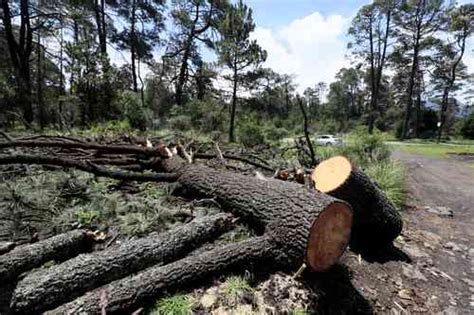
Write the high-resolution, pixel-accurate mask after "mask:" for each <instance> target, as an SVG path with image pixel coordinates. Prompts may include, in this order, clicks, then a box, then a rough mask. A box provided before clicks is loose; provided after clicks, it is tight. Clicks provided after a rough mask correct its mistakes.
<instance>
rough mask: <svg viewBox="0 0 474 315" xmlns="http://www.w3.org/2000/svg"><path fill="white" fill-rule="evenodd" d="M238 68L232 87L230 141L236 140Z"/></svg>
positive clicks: (235, 71)
mask: <svg viewBox="0 0 474 315" xmlns="http://www.w3.org/2000/svg"><path fill="white" fill-rule="evenodd" d="M237 81H238V75H237V68H236V67H235V68H234V82H233V83H234V86H233V89H232V105H231V106H232V108H231V109H230V126H229V142H235V135H234V129H235V128H234V124H235V108H236V107H237Z"/></svg>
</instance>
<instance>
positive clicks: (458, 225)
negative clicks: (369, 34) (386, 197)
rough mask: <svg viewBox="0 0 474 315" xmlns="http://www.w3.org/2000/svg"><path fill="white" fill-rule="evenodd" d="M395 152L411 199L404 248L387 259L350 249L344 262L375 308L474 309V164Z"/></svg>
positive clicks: (409, 310) (455, 311) (401, 239)
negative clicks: (403, 171)
mask: <svg viewBox="0 0 474 315" xmlns="http://www.w3.org/2000/svg"><path fill="white" fill-rule="evenodd" d="M393 157H394V158H395V159H396V160H398V161H400V162H401V163H403V164H404V165H405V168H406V175H407V190H408V192H409V197H408V200H409V203H410V204H409V205H407V207H406V210H405V211H404V212H403V217H404V223H405V226H404V230H403V233H402V235H401V236H400V237H399V238H398V239H397V240H396V242H395V245H396V247H397V248H398V249H399V250H400V251H399V252H398V251H397V252H394V253H393V254H394V255H393V257H386V258H387V259H386V260H387V261H386V262H384V258H383V257H382V258H381V257H377V258H376V259H377V260H381V261H379V262H370V261H367V260H365V259H363V258H361V257H358V256H356V255H355V254H353V253H350V252H349V253H348V254H347V255H346V256H345V257H344V259H343V262H344V264H345V265H347V266H348V267H349V269H351V270H352V273H353V274H352V281H351V282H352V284H353V286H354V287H355V288H357V290H358V291H359V292H360V294H361V296H362V297H363V298H364V299H365V300H367V301H369V302H370V305H371V307H372V311H374V312H376V313H385V312H388V311H391V312H395V313H400V312H401V313H405V312H406V313H429V314H432V313H438V312H443V313H447V314H472V313H474V167H472V165H471V164H469V163H468V162H465V161H460V160H457V159H454V158H451V157H447V158H442V157H427V156H422V155H416V154H411V153H404V152H394V154H393ZM369 260H370V259H369Z"/></svg>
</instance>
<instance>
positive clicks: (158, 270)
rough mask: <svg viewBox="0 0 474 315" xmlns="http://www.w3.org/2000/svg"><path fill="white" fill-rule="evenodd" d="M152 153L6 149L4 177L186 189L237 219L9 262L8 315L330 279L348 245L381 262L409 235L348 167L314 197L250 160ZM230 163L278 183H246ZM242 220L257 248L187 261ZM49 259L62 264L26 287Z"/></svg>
mask: <svg viewBox="0 0 474 315" xmlns="http://www.w3.org/2000/svg"><path fill="white" fill-rule="evenodd" d="M154 145H155V146H151V147H150V146H148V147H142V146H138V145H133V144H126V145H120V144H113V145H107V144H100V143H96V142H87V141H84V140H81V139H75V138H64V137H39V138H33V139H31V138H30V139H23V140H21V139H20V140H15V139H12V141H9V142H4V143H0V152H2V153H0V165H1V164H29V165H33V164H36V165H52V166H61V167H65V168H75V169H80V170H82V171H85V172H89V173H92V174H95V175H96V176H104V177H110V178H114V179H120V180H127V181H131V180H134V181H156V182H177V183H179V184H180V185H181V186H183V187H184V188H185V189H186V190H187V191H188V192H190V193H191V194H192V195H193V196H206V197H209V198H212V199H213V200H215V201H216V202H217V203H218V204H219V205H220V206H221V208H222V210H223V211H225V212H227V213H228V214H218V215H214V216H205V217H202V218H197V219H195V220H194V221H192V222H190V223H188V224H186V225H183V226H181V227H178V228H175V229H172V230H170V231H168V232H165V233H162V234H160V235H158V236H148V237H145V238H141V239H136V240H132V241H129V242H126V243H124V244H122V245H120V246H117V247H111V248H109V249H106V250H104V251H100V252H92V253H86V254H81V253H84V252H87V251H89V250H90V248H91V247H90V243H91V240H92V239H91V238H90V235H91V234H90V233H87V232H84V231H80V232H77V231H73V232H69V234H67V233H66V234H67V235H76V236H77V237H78V238H80V236H82V237H83V238H85V239H87V242H85V243H87V244H88V245H87V246H85V245H84V244H82V243H84V241H85V239H81V241H78V240H76V242H73V241H70V242H69V243H67V242H64V241H63V242H59V243H60V244H63V245H62V246H61V245H54V244H56V243H57V240H59V239H61V237H64V236H63V235H58V236H55V237H53V238H50V239H46V240H41V241H39V242H38V243H36V244H32V245H26V246H19V247H17V248H15V249H13V250H12V251H10V252H7V253H5V254H3V255H1V256H0V279H2V280H5V281H7V282H9V283H10V284H12V283H13V284H14V285H13V287H14V288H13V291H12V292H11V294H10V299H9V305H8V306H7V309H6V310H5V313H12V314H30V313H38V312H44V311H50V312H49V313H51V314H64V313H89V314H94V313H100V312H107V313H120V312H125V313H126V312H129V313H130V312H133V311H134V310H136V309H139V308H140V307H142V306H144V305H148V304H149V303H151V302H153V301H154V300H156V299H157V298H159V297H161V296H163V295H164V294H167V293H168V292H171V291H173V290H176V289H178V288H180V287H187V286H188V285H190V284H194V283H196V282H197V281H199V280H202V279H206V278H209V277H213V276H218V275H220V274H223V273H225V272H227V271H229V270H241V271H242V270H243V269H246V268H248V267H249V265H256V266H258V265H262V264H263V262H268V263H271V264H272V265H273V266H275V267H277V268H279V269H283V270H297V269H298V268H300V269H301V270H302V269H304V268H305V267H306V268H307V269H309V270H311V271H316V272H324V271H326V270H328V269H330V268H331V267H332V266H333V265H334V264H336V263H337V261H338V260H339V258H340V256H341V255H342V254H343V253H344V251H345V250H346V247H347V246H348V244H351V247H352V248H354V249H357V250H360V251H364V250H366V251H370V250H378V249H381V248H384V247H388V246H391V243H392V241H393V239H394V238H395V237H396V236H397V235H398V234H399V233H400V231H401V228H402V222H401V219H400V216H399V215H398V213H397V211H396V210H395V208H394V207H393V206H392V205H391V204H390V202H389V201H388V199H387V198H386V197H385V195H384V194H383V192H382V191H381V190H380V189H378V187H377V186H376V184H375V183H373V182H372V181H371V180H370V178H368V177H367V176H366V175H365V174H364V173H363V172H362V171H360V170H359V169H357V168H355V167H354V166H352V164H350V162H349V161H348V160H347V159H345V158H343V157H337V158H333V159H330V160H326V161H323V162H320V163H319V165H318V166H317V167H316V168H315V170H314V172H313V174H312V176H311V178H312V181H313V182H314V187H315V188H316V189H313V187H310V188H308V187H306V186H302V185H301V184H299V183H301V182H304V181H305V178H306V179H308V176H306V175H305V174H307V173H308V171H307V170H304V171H301V172H296V173H295V178H296V181H295V182H289V181H285V180H280V179H286V178H288V176H286V177H284V178H283V176H281V172H278V170H276V169H274V168H273V167H272V166H270V165H269V164H266V163H264V162H262V161H259V160H257V159H252V158H250V157H239V156H238V155H236V154H229V153H225V152H224V153H221V152H220V150H218V153H217V154H212V153H200V152H188V150H187V148H185V147H183V146H178V148H177V149H173V148H168V147H167V146H165V145H164V144H154ZM217 148H218V146H217ZM45 149H47V152H45V151H44V150H45ZM25 151H26V152H25ZM213 158H218V159H219V161H220V166H219V167H212V166H207V165H204V164H202V163H196V162H195V160H196V159H213ZM228 160H233V161H238V162H240V163H245V164H250V165H252V166H253V167H256V168H258V169H260V170H262V171H264V172H267V174H268V173H271V174H270V176H264V175H260V176H258V177H256V176H249V175H243V174H239V173H237V172H235V171H234V169H235V166H231V165H227V164H226V163H227V161H228ZM223 163H224V164H223ZM131 169H133V171H131ZM298 182H299V183H298ZM234 218H237V219H238V220H241V222H243V223H245V224H246V225H248V226H249V227H251V228H252V229H253V230H254V231H255V233H256V235H257V236H255V237H252V238H250V239H248V240H245V241H241V242H237V243H232V244H226V245H221V246H217V247H215V248H214V249H212V250H210V251H202V252H200V253H198V254H189V253H190V252H191V251H192V250H193V249H196V248H198V247H200V246H201V245H202V244H204V243H206V242H211V241H212V240H213V239H215V238H217V237H218V236H219V235H220V234H222V233H224V232H226V231H228V230H230V229H231V228H232V226H233V222H234V221H235V219H234ZM92 241H93V240H92ZM46 248H47V249H46ZM22 253H27V254H26V256H27V258H25V259H23V258H24V257H25V254H22ZM79 254H80V255H79ZM188 254H189V255H188ZM20 258H21V259H20ZM51 259H54V260H58V261H64V262H62V263H59V264H57V265H55V266H53V267H50V268H48V269H45V270H36V271H35V270H33V271H31V272H29V273H28V274H27V275H26V276H23V275H22V273H24V272H28V271H29V270H31V269H33V268H35V267H39V266H41V265H42V264H43V263H44V262H46V261H48V260H51ZM147 268H148V269H147ZM75 298H77V299H75ZM74 299H75V300H74ZM104 301H105V302H104ZM64 303H66V304H64ZM56 307H57V308H56ZM54 308H56V309H54ZM53 309H54V310H53Z"/></svg>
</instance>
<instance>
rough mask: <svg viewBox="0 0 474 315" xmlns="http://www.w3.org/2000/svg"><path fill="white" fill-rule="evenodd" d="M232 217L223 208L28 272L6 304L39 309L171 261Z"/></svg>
mask: <svg viewBox="0 0 474 315" xmlns="http://www.w3.org/2000/svg"><path fill="white" fill-rule="evenodd" d="M233 221H234V220H233V216H232V215H230V214H224V213H220V214H217V215H213V216H209V217H203V218H199V219H196V220H194V221H192V222H190V223H188V224H186V225H183V226H180V227H177V228H175V229H172V230H170V231H167V232H165V233H162V234H159V235H156V236H149V237H145V238H141V239H136V240H132V241H129V242H127V243H125V244H123V245H122V246H119V247H116V248H110V249H108V250H104V251H102V252H97V253H91V254H83V255H79V256H77V257H75V258H73V259H71V260H68V261H66V262H64V263H62V264H59V265H56V266H53V267H51V268H49V269H47V270H45V271H38V272H35V273H32V274H30V275H28V276H27V277H26V278H25V279H23V280H21V281H20V282H19V283H18V284H17V286H16V288H15V291H14V293H13V297H12V302H11V309H12V311H13V312H15V313H38V312H41V311H44V310H47V309H51V308H53V307H56V306H58V305H61V304H62V303H64V302H67V301H70V300H72V299H73V298H75V297H77V296H80V295H81V294H83V293H85V292H86V291H88V290H91V289H94V288H97V287H98V286H100V285H103V284H106V283H108V282H110V281H113V280H116V279H119V278H122V277H124V276H127V275H130V274H132V273H134V272H137V271H139V270H142V269H145V268H147V267H149V266H152V265H163V264H166V263H168V262H170V261H174V260H176V259H179V258H181V257H183V256H184V255H186V254H187V253H189V252H190V251H192V250H193V249H195V248H197V247H198V246H200V245H201V244H203V243H205V242H208V241H212V240H213V239H215V238H216V237H218V236H219V235H221V234H222V233H224V232H227V231H229V230H230V229H231V227H232V226H233Z"/></svg>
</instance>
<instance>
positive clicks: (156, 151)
mask: <svg viewBox="0 0 474 315" xmlns="http://www.w3.org/2000/svg"><path fill="white" fill-rule="evenodd" d="M19 147H27V148H62V149H84V150H96V151H98V152H101V153H115V154H127V153H129V154H141V155H145V156H162V153H161V148H160V147H159V146H158V147H153V148H148V147H139V146H133V145H109V144H107V145H104V144H99V143H94V142H78V141H75V142H69V141H44V140H17V141H11V142H3V143H0V149H4V148H19Z"/></svg>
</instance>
